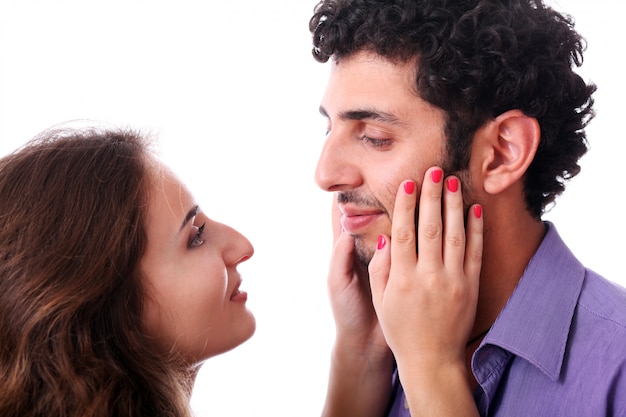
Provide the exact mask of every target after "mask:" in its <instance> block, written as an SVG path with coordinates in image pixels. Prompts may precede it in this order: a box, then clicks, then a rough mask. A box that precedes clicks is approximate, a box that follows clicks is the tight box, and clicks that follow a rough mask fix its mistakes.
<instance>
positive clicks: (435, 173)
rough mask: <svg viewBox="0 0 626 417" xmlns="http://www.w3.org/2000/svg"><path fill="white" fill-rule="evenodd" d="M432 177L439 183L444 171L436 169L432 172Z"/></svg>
mask: <svg viewBox="0 0 626 417" xmlns="http://www.w3.org/2000/svg"><path fill="white" fill-rule="evenodd" d="M430 177H431V178H432V180H433V182H434V183H438V182H439V181H441V178H442V177H443V171H442V170H440V169H436V170H434V171H433V172H431V173H430Z"/></svg>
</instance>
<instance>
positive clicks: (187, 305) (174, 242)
mask: <svg viewBox="0 0 626 417" xmlns="http://www.w3.org/2000/svg"><path fill="white" fill-rule="evenodd" d="M154 171H155V172H156V175H155V182H154V183H155V186H154V189H153V190H152V193H151V197H150V203H149V206H148V210H147V219H146V222H145V224H146V233H147V237H148V244H147V248H146V252H145V255H144V256H143V258H142V259H141V261H140V267H141V272H142V276H143V279H144V285H145V288H146V292H147V300H146V305H145V310H144V317H143V319H144V328H145V330H146V331H147V333H148V334H149V335H150V336H152V337H154V338H155V340H157V342H158V343H159V344H160V345H162V346H161V347H162V348H164V349H166V350H170V349H172V350H174V351H176V352H179V353H181V354H183V355H184V356H185V358H187V359H188V360H189V361H190V362H191V363H198V362H200V361H202V360H204V359H207V358H209V357H211V356H214V355H217V354H220V353H223V352H226V351H228V350H230V349H232V348H234V347H235V346H237V345H239V344H241V343H243V342H244V341H246V340H247V339H248V338H250V337H251V336H252V334H253V333H254V330H255V327H256V325H255V320H254V316H253V315H252V313H251V312H250V311H249V310H248V309H247V308H246V299H247V294H246V293H245V292H243V291H241V290H240V289H239V286H240V285H241V276H240V274H239V273H238V272H237V265H239V264H240V263H241V262H243V261H245V260H247V259H248V258H250V257H251V256H252V254H253V253H254V249H253V247H252V245H251V244H250V242H248V240H247V239H246V238H245V237H243V236H242V235H241V234H239V233H237V232H236V231H235V230H233V229H231V228H230V227H228V226H225V225H223V224H220V223H217V222H215V221H213V220H210V219H209V218H208V217H207V216H206V215H205V214H204V213H203V212H202V211H201V210H200V209H199V208H198V206H197V204H196V202H195V201H194V199H193V197H192V195H191V193H190V192H189V191H188V190H187V189H186V188H185V186H184V185H183V184H182V183H181V182H180V181H179V180H178V179H177V178H176V176H174V175H173V174H172V173H171V172H170V171H169V170H168V169H167V168H166V167H165V166H164V165H163V164H162V163H160V162H158V163H157V164H156V167H155V169H154Z"/></svg>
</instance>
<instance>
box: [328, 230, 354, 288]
mask: <svg viewBox="0 0 626 417" xmlns="http://www.w3.org/2000/svg"><path fill="white" fill-rule="evenodd" d="M353 264H354V239H353V238H352V236H350V235H349V234H348V233H341V234H340V235H339V236H338V237H337V241H336V242H335V245H334V246H333V252H332V255H331V257H330V264H329V272H328V288H329V290H330V291H331V292H333V291H334V290H338V289H341V288H345V287H346V286H347V285H348V284H349V282H350V280H351V279H352V271H353Z"/></svg>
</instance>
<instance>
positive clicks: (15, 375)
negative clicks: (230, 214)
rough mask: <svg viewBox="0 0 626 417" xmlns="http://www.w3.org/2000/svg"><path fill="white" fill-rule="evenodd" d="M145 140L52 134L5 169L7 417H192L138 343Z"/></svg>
mask: <svg viewBox="0 0 626 417" xmlns="http://www.w3.org/2000/svg"><path fill="white" fill-rule="evenodd" d="M149 155H151V151H150V147H149V140H148V139H147V138H146V137H145V135H142V134H140V133H139V132H137V131H133V130H129V129H109V128H107V129H101V128H87V129H73V130H49V131H47V132H44V133H43V134H41V135H40V136H38V137H37V138H35V139H33V140H31V141H30V142H29V143H28V144H27V145H25V146H24V147H22V148H21V149H18V150H17V151H15V152H14V153H12V154H10V155H8V156H6V157H4V158H3V159H1V160H0V415H1V416H3V417H27V416H45V417H56V416H59V417H61V416H63V417H70V416H81V417H86V416H94V417H95V416H107V417H110V416H176V417H181V416H189V415H190V414H191V413H190V410H189V397H190V392H191V387H192V384H193V382H192V380H193V376H192V371H190V370H189V369H188V367H186V366H185V365H184V363H183V362H182V361H180V360H179V359H178V358H176V357H174V356H173V354H171V353H164V352H161V351H159V350H158V348H157V347H156V343H155V342H154V341H153V340H150V339H149V338H148V336H146V334H145V333H144V332H143V331H142V320H141V317H142V308H143V301H144V289H143V288H142V280H141V276H140V274H139V271H138V263H139V260H140V258H141V256H142V254H143V253H144V249H145V247H146V232H145V226H144V219H145V217H146V210H147V205H148V202H149V197H150V190H151V187H152V182H153V178H152V177H153V175H152V174H151V171H150V170H149V169H148V166H149V165H148V164H149V162H148V161H149Z"/></svg>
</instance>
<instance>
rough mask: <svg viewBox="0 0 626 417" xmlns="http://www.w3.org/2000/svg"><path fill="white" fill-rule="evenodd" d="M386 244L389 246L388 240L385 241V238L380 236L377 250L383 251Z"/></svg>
mask: <svg viewBox="0 0 626 417" xmlns="http://www.w3.org/2000/svg"><path fill="white" fill-rule="evenodd" d="M386 244H387V239H385V236H383V235H379V236H378V244H377V245H376V248H377V249H378V250H381V249H382V248H384V247H385V245H386Z"/></svg>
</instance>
